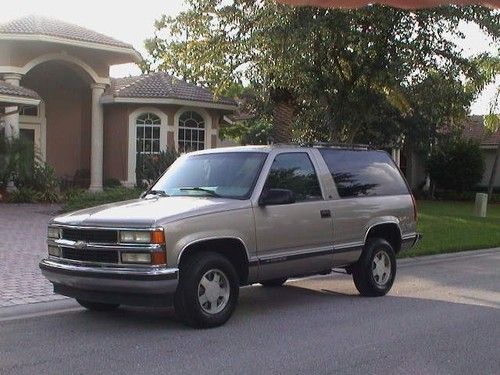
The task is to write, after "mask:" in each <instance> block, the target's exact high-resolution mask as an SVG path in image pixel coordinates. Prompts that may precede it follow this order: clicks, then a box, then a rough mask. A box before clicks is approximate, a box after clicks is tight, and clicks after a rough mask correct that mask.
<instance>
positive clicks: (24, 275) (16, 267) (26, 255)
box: [0, 204, 62, 307]
mask: <svg viewBox="0 0 500 375" xmlns="http://www.w3.org/2000/svg"><path fill="white" fill-rule="evenodd" d="M58 210H60V206H59V205H41V204H0V307H5V306H14V305H20V304H26V303H33V302H42V301H50V300H55V299H61V298H62V297H60V296H56V295H54V294H53V293H52V285H51V284H50V283H49V282H48V281H47V280H45V279H44V278H43V277H42V274H41V272H40V270H39V268H38V262H39V261H40V259H42V257H44V256H45V254H46V252H47V250H46V244H45V241H46V237H47V223H48V221H49V220H50V218H51V217H52V216H54V215H56V213H57V211H58Z"/></svg>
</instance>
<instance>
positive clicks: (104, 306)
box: [76, 298, 120, 311]
mask: <svg viewBox="0 0 500 375" xmlns="http://www.w3.org/2000/svg"><path fill="white" fill-rule="evenodd" d="M76 302H78V303H79V304H80V305H81V306H83V307H85V308H86V309H87V310H91V311H110V310H115V309H117V308H118V307H119V306H120V305H119V304H117V303H102V302H91V301H85V300H83V299H78V298H77V299H76Z"/></svg>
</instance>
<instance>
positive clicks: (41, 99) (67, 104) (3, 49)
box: [0, 16, 237, 191]
mask: <svg viewBox="0 0 500 375" xmlns="http://www.w3.org/2000/svg"><path fill="white" fill-rule="evenodd" d="M140 61H141V57H140V55H139V53H138V52H137V51H136V50H134V48H133V47H132V46H131V45H130V44H127V43H124V42H121V41H118V40H116V39H113V38H110V37H108V36H105V35H102V34H99V33H97V32H94V31H91V30H88V29H85V28H83V27H80V26H76V25H72V24H68V23H65V22H61V21H58V20H54V19H51V18H46V17H38V16H29V17H24V18H21V19H17V20H14V21H11V22H8V23H5V24H2V25H0V103H4V105H3V106H1V105H0V113H2V114H3V116H0V121H1V124H0V126H1V127H2V128H3V131H4V132H5V134H6V135H7V136H9V137H10V136H24V137H27V138H29V139H31V140H33V142H34V145H35V147H36V149H37V150H38V152H39V154H40V156H41V158H42V159H43V160H45V161H46V162H47V163H48V164H50V165H52V166H53V167H54V168H55V171H56V174H57V175H58V176H59V177H63V178H71V177H72V176H74V175H75V174H76V173H78V172H79V171H82V170H90V190H92V191H99V190H101V189H102V185H103V179H104V178H115V179H118V180H120V181H121V182H122V183H123V184H124V185H126V186H133V185H134V184H135V164H136V156H137V154H138V153H141V154H144V153H156V152H159V151H160V150H164V149H166V148H167V147H169V148H175V149H177V150H178V151H181V152H183V151H190V150H198V149H204V148H213V147H218V146H220V145H221V144H222V143H221V140H220V138H219V130H218V129H219V125H220V123H221V121H222V119H223V117H224V116H225V115H227V114H230V113H232V112H234V110H235V109H236V107H237V105H236V103H235V102H234V101H233V100H231V99H228V98H216V97H214V95H213V94H212V93H211V92H210V91H208V90H206V89H205V88H202V87H198V86H195V85H192V84H188V83H186V82H184V81H182V80H178V79H176V78H174V77H172V76H169V75H168V74H166V73H152V74H148V75H141V76H137V77H127V78H118V79H117V78H111V77H110V76H109V70H110V66H112V65H115V64H123V63H139V62H140Z"/></svg>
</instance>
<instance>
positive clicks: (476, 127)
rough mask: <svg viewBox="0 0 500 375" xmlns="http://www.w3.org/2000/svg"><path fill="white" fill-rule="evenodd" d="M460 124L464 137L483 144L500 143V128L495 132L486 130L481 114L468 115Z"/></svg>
mask: <svg viewBox="0 0 500 375" xmlns="http://www.w3.org/2000/svg"><path fill="white" fill-rule="evenodd" d="M462 126H463V128H462V129H463V130H462V134H463V136H464V138H467V139H473V140H476V141H478V142H479V143H480V144H481V145H484V146H486V145H498V144H499V143H500V130H499V131H497V132H495V133H491V132H488V131H487V129H486V128H485V126H484V117H483V116H469V117H468V118H467V119H466V120H465V122H464V123H463V125H462Z"/></svg>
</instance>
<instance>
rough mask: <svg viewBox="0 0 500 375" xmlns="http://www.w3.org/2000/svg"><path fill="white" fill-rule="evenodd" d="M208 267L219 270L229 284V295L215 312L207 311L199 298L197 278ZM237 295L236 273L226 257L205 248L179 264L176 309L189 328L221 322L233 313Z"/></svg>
mask: <svg viewBox="0 0 500 375" xmlns="http://www.w3.org/2000/svg"><path fill="white" fill-rule="evenodd" d="M210 270H217V271H219V272H221V273H222V274H223V275H224V276H225V277H226V278H227V281H228V287H229V297H228V298H227V299H226V301H227V302H226V303H225V306H224V308H223V309H222V310H221V311H218V312H215V313H209V312H207V311H206V310H205V309H204V307H202V304H201V302H200V300H199V298H198V294H199V284H200V281H201V279H202V277H203V276H204V275H205V274H206V273H207V272H209V271H210ZM202 290H203V289H202ZM238 295H239V278H238V274H237V273H236V270H235V269H234V266H233V265H232V264H231V262H230V261H229V260H228V259H227V258H225V257H224V256H222V255H220V254H217V253H213V252H208V251H203V252H199V253H195V254H193V255H190V256H189V258H188V259H186V260H185V261H184V262H183V263H182V264H181V266H180V273H179V285H178V286H177V291H176V293H175V297H174V307H175V312H176V314H177V316H178V317H179V318H180V319H181V320H182V321H183V322H184V323H185V324H187V325H189V326H191V327H197V328H211V327H217V326H220V325H222V324H224V323H225V322H226V321H227V320H228V319H229V318H230V317H231V315H232V314H233V312H234V309H235V308H236V304H237V301H238Z"/></svg>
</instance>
